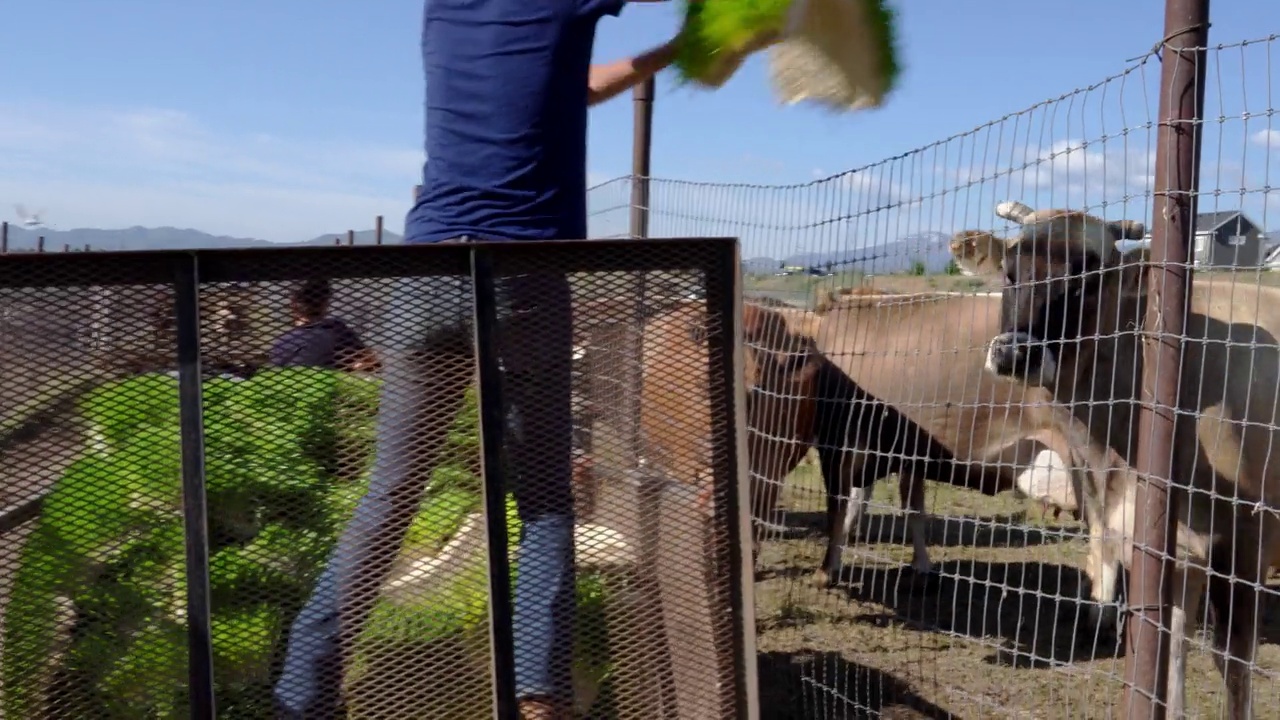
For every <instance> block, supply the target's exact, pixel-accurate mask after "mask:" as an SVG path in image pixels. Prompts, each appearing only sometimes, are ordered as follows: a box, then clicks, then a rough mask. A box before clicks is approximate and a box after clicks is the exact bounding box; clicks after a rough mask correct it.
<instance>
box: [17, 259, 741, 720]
mask: <svg viewBox="0 0 1280 720" xmlns="http://www.w3.org/2000/svg"><path fill="white" fill-rule="evenodd" d="M484 248H485V249H483V250H476V251H475V257H474V262H475V265H474V271H473V268H472V262H473V257H472V249H471V247H470V246H468V245H466V244H453V245H451V246H440V247H435V248H407V247H398V248H389V247H387V248H376V249H375V248H355V249H348V248H342V249H337V248H331V249H324V248H315V249H308V250H297V249H295V250H286V251H280V250H267V251H212V252H203V251H200V252H195V253H103V254H96V255H95V256H93V257H90V256H88V255H83V254H82V255H75V254H72V255H67V256H60V255H55V256H40V255H37V254H29V255H26V256H22V257H17V258H11V260H12V262H9V261H6V264H5V265H4V266H3V267H0V288H2V289H0V307H3V308H4V310H5V313H6V314H5V322H6V324H5V326H4V332H5V342H4V343H3V347H4V356H3V362H2V364H0V378H3V381H4V383H5V385H4V396H3V398H4V402H3V403H2V407H3V408H4V417H3V423H4V425H3V429H2V430H0V433H2V434H0V478H2V480H0V492H2V493H3V495H2V496H0V563H2V564H3V566H2V568H0V570H2V571H0V582H2V583H3V585H0V621H2V624H3V633H2V641H0V642H2V644H0V679H2V684H0V710H2V712H3V717H7V718H37V717H48V718H89V717H94V718H136V717H156V718H168V717H175V718H176V717H212V716H213V715H212V714H211V713H212V707H213V705H212V702H213V701H214V700H216V707H217V716H218V717H237V718H258V717H261V718H268V717H288V716H290V715H288V713H291V712H292V713H301V714H300V715H299V716H305V717H336V716H343V717H349V718H389V717H397V718H399V717H404V718H475V717H484V716H491V715H493V712H494V708H495V702H496V704H497V706H498V707H500V708H503V709H504V712H509V711H510V710H512V709H514V702H515V699H516V696H517V694H518V695H519V697H520V702H522V703H528V702H535V701H536V702H541V703H543V704H544V705H548V706H553V707H554V706H560V708H561V709H566V708H567V707H572V708H573V712H574V716H576V717H594V718H628V717H634V718H653V717H735V716H738V715H739V714H740V713H742V712H745V703H746V701H747V700H746V699H747V697H748V695H749V693H748V692H747V687H746V683H747V677H748V676H747V673H746V672H745V671H744V669H743V668H744V658H745V655H744V653H748V652H750V648H751V638H750V636H749V635H748V634H747V633H746V631H745V628H746V625H745V624H744V623H746V622H747V618H748V617H749V607H748V606H747V605H746V601H745V600H744V593H743V582H744V580H743V575H744V567H746V566H745V565H744V564H743V563H744V561H743V560H742V558H741V557H740V555H739V547H740V546H741V543H739V538H738V534H739V532H740V523H739V521H738V518H737V512H738V507H739V506H740V505H741V504H743V502H745V496H744V499H743V502H740V500H739V498H738V497H737V488H738V486H739V483H738V482H737V479H736V475H737V467H738V461H737V450H736V448H737V444H736V436H735V430H734V418H735V417H736V411H735V409H734V407H735V383H734V377H735V376H736V373H735V372H734V353H733V350H732V348H733V343H732V339H733V337H734V336H735V333H736V329H735V328H736V322H735V313H734V311H733V308H734V297H735V287H736V284H737V282H738V279H737V275H736V271H735V268H736V253H735V246H734V244H733V242H732V241H719V240H698V241H669V242H665V241H652V242H641V243H628V244H626V245H620V244H616V243H607V242H602V243H591V244H588V245H585V246H584V245H581V244H565V245H554V244H553V245H547V244H535V245H532V246H529V245H526V246H520V247H515V248H513V247H511V246H509V245H503V246H492V245H486V246H484ZM473 298H475V303H474V305H475V307H474V312H473ZM197 327H198V329H199V332H198V333H196V332H195V331H194V330H195V329H196V328H197ZM477 348H478V358H479V362H478V363H477V360H476V358H477ZM642 359H643V362H641V360H642ZM477 366H478V367H479V371H478V374H479V379H480V382H479V385H478V386H476V385H475V384H474V382H473V380H474V379H475V377H476V375H477ZM673 372H678V373H681V374H683V373H699V378H700V382H699V383H697V384H696V385H689V384H686V385H680V384H679V383H678V382H677V381H676V380H675V379H674V378H673V377H672V376H671V373H673ZM642 400H644V401H647V402H649V403H659V404H660V405H661V406H662V407H667V408H672V407H679V408H681V409H682V411H684V412H685V413H686V414H688V415H689V416H691V417H693V418H695V423H696V432H697V433H698V434H697V435H696V437H695V436H687V435H686V436H674V435H670V434H669V435H668V436H666V437H665V439H664V438H659V439H658V440H659V441H658V442H649V443H642V442H640V441H639V440H638V436H637V433H638V431H639V427H640V426H641V424H642V420H641V417H640V410H641V407H642V406H643V405H644V404H645V402H642ZM657 421H658V422H661V418H659V419H658V420H657ZM645 422H654V418H653V416H652V411H651V412H650V415H649V416H646V419H645ZM653 435H654V434H652V433H651V436H653ZM482 450H483V453H482ZM675 468H679V469H682V470H683V469H686V468H696V472H690V473H689V474H677V473H676V471H675ZM489 517H491V518H494V519H495V520H496V522H487V520H486V518H489ZM741 526H742V527H745V522H744V523H743V524H742V525H741ZM491 601H492V602H491ZM335 712H337V713H339V714H338V715H335V714H334V713H335Z"/></svg>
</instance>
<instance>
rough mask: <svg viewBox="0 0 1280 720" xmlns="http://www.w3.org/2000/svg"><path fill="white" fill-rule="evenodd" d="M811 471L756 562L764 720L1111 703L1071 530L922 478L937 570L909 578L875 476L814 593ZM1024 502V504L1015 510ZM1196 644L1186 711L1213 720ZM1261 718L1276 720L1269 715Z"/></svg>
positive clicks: (1211, 685)
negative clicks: (832, 581)
mask: <svg viewBox="0 0 1280 720" xmlns="http://www.w3.org/2000/svg"><path fill="white" fill-rule="evenodd" d="M821 487H822V485H821V480H820V478H819V477H818V476H817V473H816V470H815V469H814V468H813V467H812V466H808V465H806V466H802V467H801V468H800V469H799V470H797V471H796V473H795V474H793V476H792V478H791V480H790V482H789V483H788V491H787V497H786V498H785V502H786V506H787V508H788V511H789V512H788V515H789V517H788V519H787V524H788V526H789V527H791V528H792V529H793V531H792V532H791V533H789V537H787V538H779V539H775V540H772V541H770V542H768V543H767V544H766V545H765V549H764V550H763V552H762V555H761V559H760V567H761V576H760V581H759V582H757V584H756V615H757V619H758V629H759V639H758V643H759V648H760V652H761V686H762V690H761V693H762V696H763V698H764V706H765V708H766V714H765V717H769V718H777V719H782V718H793V717H794V718H800V717H806V718H812V717H823V718H826V717H831V718H836V717H886V718H887V717H894V718H935V717H937V718H945V717H960V718H975V719H976V718H1063V717H1071V718H1079V717H1108V716H1110V715H1112V714H1114V713H1115V712H1117V711H1118V703H1119V701H1120V697H1121V692H1122V684H1121V675H1122V673H1123V668H1124V655H1123V650H1122V648H1120V647H1119V646H1118V643H1117V640H1116V639H1115V638H1114V637H1107V636H1099V635H1098V634H1097V633H1095V631H1094V630H1093V629H1092V628H1091V625H1090V623H1089V621H1088V608H1089V604H1088V603H1087V602H1084V603H1082V602H1080V600H1079V598H1080V597H1081V596H1085V597H1087V589H1088V586H1087V582H1088V581H1087V580H1086V579H1085V578H1084V577H1083V575H1082V574H1081V573H1080V572H1079V571H1078V570H1077V568H1078V567H1080V564H1081V560H1082V559H1083V557H1084V542H1083V537H1082V535H1081V529H1082V528H1081V527H1080V526H1078V525H1076V524H1075V523H1074V522H1064V523H1062V524H1054V523H1053V521H1051V520H1050V521H1049V522H1048V523H1047V524H1046V522H1045V521H1043V520H1041V519H1040V518H1038V513H1036V512H1034V511H1031V510H1032V505H1031V504H1030V503H1028V502H1026V501H1022V500H1017V499H1015V498H1013V497H1012V496H1010V495H1005V496H1001V497H997V498H991V497H985V496H982V495H979V494H977V493H973V492H969V491H966V490H959V489H956V488H952V487H949V486H944V485H937V484H932V483H931V484H930V488H929V499H928V504H927V507H928V508H929V510H930V512H931V513H933V514H934V517H933V521H932V522H931V524H930V526H931V531H930V534H931V539H930V553H931V555H932V557H933V560H934V562H935V563H937V564H938V565H939V567H940V570H941V577H940V578H939V579H937V580H935V581H932V582H930V583H929V584H927V585H926V584H920V583H917V582H914V581H913V576H912V575H911V573H910V570H909V568H907V564H908V563H909V562H910V559H911V557H910V555H911V553H910V546H909V545H908V544H907V542H906V538H905V522H902V518H901V515H900V514H899V513H898V511H897V506H896V502H897V500H896V498H897V489H896V487H895V484H894V482H892V481H890V482H886V483H882V484H881V485H880V486H879V487H878V488H877V490H876V493H875V503H876V504H875V505H873V508H872V510H871V512H870V513H869V515H868V521H867V522H865V523H864V532H863V537H862V539H861V540H859V541H858V542H856V543H855V544H854V546H853V547H851V548H850V549H848V550H847V551H846V554H845V558H844V560H845V573H844V577H843V579H842V582H841V584H840V585H839V586H837V587H835V588H832V589H825V588H819V587H816V586H815V585H814V584H813V582H812V573H813V571H814V569H816V568H817V567H818V564H819V562H820V561H821V558H822V552H823V548H824V537H825V536H824V531H823V519H822V513H823V508H824V502H825V501H824V499H823V495H822V492H821ZM1029 511H1031V512H1029ZM1277 604H1278V603H1276V602H1274V601H1273V602H1270V603H1268V607H1267V608H1266V609H1264V614H1265V616H1266V618H1267V622H1266V624H1265V626H1264V627H1263V628H1262V632H1261V638H1262V643H1263V644H1262V646H1261V648H1260V652H1259V658H1258V665H1259V674H1258V675H1257V676H1255V685H1254V693H1255V699H1256V700H1257V701H1258V702H1259V705H1258V707H1259V708H1264V709H1265V708H1271V710H1260V711H1259V714H1258V716H1259V717H1264V716H1267V717H1276V716H1277V715H1280V711H1275V708H1277V707H1280V682H1277V680H1276V679H1275V672H1276V670H1277V668H1280V647H1277V643H1280V613H1278V612H1277V611H1276V610H1277V608H1276V605H1277ZM1202 642H1203V639H1200V640H1199V641H1197V642H1196V644H1195V646H1194V647H1193V650H1192V654H1191V657H1190V658H1189V660H1188V670H1187V678H1188V680H1187V709H1188V717H1189V718H1201V717H1217V714H1218V712H1219V703H1220V702H1221V700H1222V690H1221V680H1220V679H1219V675H1218V672H1217V670H1216V669H1215V667H1214V665H1213V662H1212V659H1211V656H1210V655H1209V653H1208V651H1207V649H1206V648H1205V647H1204V646H1203V644H1202ZM1273 711H1274V712H1275V713H1276V714H1273Z"/></svg>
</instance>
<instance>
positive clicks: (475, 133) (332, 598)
mask: <svg viewBox="0 0 1280 720" xmlns="http://www.w3.org/2000/svg"><path fill="white" fill-rule="evenodd" d="M641 1H652V0H632V2H641ZM625 3H626V0H426V3H425V11H424V20H423V27H422V59H423V66H424V69H425V71H426V154H427V158H428V160H427V163H426V164H425V165H424V167H423V178H422V185H421V186H420V189H419V191H418V192H417V193H416V199H415V203H414V206H413V208H412V210H410V212H409V214H408V217H407V218H406V229H405V242H408V243H443V242H482V241H486V240H516V241H518V240H550V239H557V240H571V239H583V238H585V237H586V235H587V208H586V202H587V192H586V191H587V182H586V177H587V157H586V155H587V108H588V106H589V105H592V104H595V103H598V102H602V101H604V100H607V99H609V98H611V97H614V96H616V95H618V94H619V93H621V92H623V91H625V90H628V89H630V88H631V87H633V86H635V85H636V84H638V83H640V82H642V81H644V80H646V79H648V78H649V77H651V76H652V75H653V74H655V73H656V72H658V71H659V70H661V69H662V68H664V67H666V66H667V65H668V64H670V62H671V61H672V59H673V57H674V55H675V40H674V39H673V40H671V41H668V42H667V43H665V44H663V45H661V46H659V47H657V48H655V49H653V50H651V51H649V52H646V53H643V54H641V55H638V56H636V57H634V58H631V59H627V60H621V61H617V62H613V63H610V64H605V65H596V66H593V65H592V64H591V54H592V47H593V44H594V41H595V31H596V24H597V22H598V21H599V20H600V19H601V18H603V17H604V16H606V15H617V14H618V13H619V12H620V11H621V10H622V7H623V5H624V4H625ZM501 295H502V299H501V300H500V302H501V305H502V310H501V313H502V318H500V323H502V328H501V331H500V335H501V341H500V344H501V349H500V353H501V364H502V367H503V389H504V395H505V396H506V398H507V400H508V401H509V404H510V412H509V419H510V423H511V428H510V432H509V433H508V441H509V447H508V448H507V458H508V466H509V469H510V475H511V476H513V481H514V485H515V487H514V488H513V490H514V493H515V498H516V504H517V510H518V513H519V515H520V518H521V524H522V530H521V537H520V539H519V544H518V547H517V554H516V567H517V568H518V572H517V573H516V575H517V577H516V589H515V599H514V606H515V607H514V611H515V617H514V626H515V628H514V629H515V645H516V657H515V664H516V685H517V688H516V691H517V696H518V698H519V701H520V712H521V716H522V717H523V718H525V719H526V720H534V719H537V720H543V719H557V718H567V717H570V712H571V707H570V700H571V696H572V690H571V677H570V666H571V648H572V641H573V622H574V607H575V593H574V587H575V585H574V582H575V580H574V570H573V562H574V560H573V522H574V521H573V508H572V488H571V475H572V460H571V435H572V433H571V429H572V418H571V412H570V363H571V355H572V332H571V312H570V292H569V285H568V281H567V280H566V278H565V277H564V275H563V274H558V275H557V274H555V273H552V272H539V271H538V270H537V269H536V268H532V269H530V270H529V272H527V273H526V274H524V275H521V276H518V277H513V278H510V279H508V280H507V281H504V282H503V287H502V288H501ZM471 314H472V295H471V287H470V284H469V280H468V279H465V278H453V279H449V278H413V279H406V280H403V281H400V282H399V284H398V287H397V289H396V295H395V297H394V299H393V301H392V303H391V305H390V307H389V308H388V309H387V310H386V311H385V313H384V323H383V324H384V327H383V332H384V337H383V338H382V340H381V342H380V343H379V344H380V346H381V347H380V350H381V352H382V354H383V358H382V360H383V392H382V399H381V401H380V403H379V411H378V412H379V417H378V428H377V434H378V447H377V457H376V459H375V462H374V468H373V470H372V476H371V481H370V488H369V491H368V492H367V494H366V495H365V497H364V498H362V500H361V501H360V504H359V505H358V506H357V509H356V511H355V514H354V516H353V518H352V520H351V521H350V523H349V524H348V526H347V528H346V529H345V530H344V532H343V534H342V536H341V537H340V538H339V541H338V545H337V548H336V549H335V550H334V553H333V555H332V557H331V558H330V560H329V564H328V566H327V567H326V569H325V571H324V573H323V574H322V575H321V577H320V579H319V580H318V581H317V586H316V588H315V590H314V591H313V593H312V596H311V598H310V599H309V601H308V602H307V604H306V605H305V606H304V607H303V609H302V610H301V612H300V613H299V615H298V617H297V619H296V620H295V622H294V624H293V627H292V628H291V631H290V639H289V647H288V651H287V654H286V658H285V665H284V669H283V672H282V674H281V677H280V680H279V682H278V683H277V685H276V690H275V694H276V702H277V708H278V712H279V715H280V716H281V717H306V718H315V717H333V716H335V715H337V714H338V713H340V712H341V710H340V708H341V705H342V699H341V697H340V694H341V693H340V688H341V685H342V673H343V663H344V660H346V659H348V655H349V652H348V651H349V648H350V643H351V641H352V640H353V639H354V638H355V637H356V636H358V635H359V632H360V630H361V628H362V627H363V625H364V622H365V620H366V618H367V617H368V614H369V611H370V609H371V607H372V605H373V603H374V601H375V600H376V598H377V595H378V592H379V588H380V587H381V585H382V584H383V583H384V582H385V580H386V578H387V575H388V573H389V571H390V568H391V566H392V563H393V561H394V560H395V558H396V556H397V554H398V552H399V550H400V545H401V542H402V541H403V539H404V535H405V531H406V530H407V528H408V525H409V523H410V521H411V520H412V517H413V514H414V512H415V511H416V509H417V506H418V502H419V500H420V498H421V494H422V491H423V489H424V486H425V484H426V481H427V479H428V478H429V477H430V475H431V471H432V468H433V466H434V463H435V456H436V455H437V453H438V451H439V450H440V448H441V447H442V446H443V445H444V442H445V439H446V436H447V435H448V430H449V427H450V425H451V423H452V422H453V419H454V417H455V415H456V413H457V411H458V410H459V409H460V407H461V405H462V400H463V395H464V393H465V391H466V389H467V387H468V386H469V384H470V383H471V381H472V378H473V375H474V369H475V365H474V357H473V353H472V334H471V328H470V326H469V323H470V318H471Z"/></svg>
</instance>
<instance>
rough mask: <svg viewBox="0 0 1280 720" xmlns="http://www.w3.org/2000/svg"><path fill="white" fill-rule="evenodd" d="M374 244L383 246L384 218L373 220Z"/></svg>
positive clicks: (379, 217)
mask: <svg viewBox="0 0 1280 720" xmlns="http://www.w3.org/2000/svg"><path fill="white" fill-rule="evenodd" d="M373 244H374V245H381V244H382V216H381V215H379V216H378V217H376V218H374V219H373Z"/></svg>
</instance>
